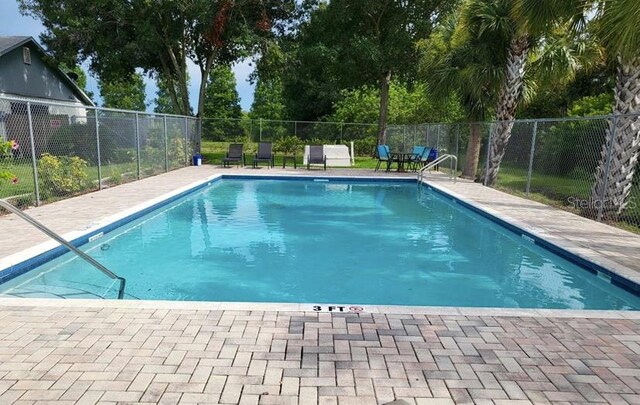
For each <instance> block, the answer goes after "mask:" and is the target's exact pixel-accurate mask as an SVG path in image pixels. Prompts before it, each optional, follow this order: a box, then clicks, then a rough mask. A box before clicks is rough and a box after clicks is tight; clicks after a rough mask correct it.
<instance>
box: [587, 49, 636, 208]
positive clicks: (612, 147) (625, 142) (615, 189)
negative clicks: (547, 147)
mask: <svg viewBox="0 0 640 405" xmlns="http://www.w3.org/2000/svg"><path fill="white" fill-rule="evenodd" d="M613 112H614V114H615V115H616V118H615V119H612V120H611V121H610V122H609V128H608V129H607V132H606V138H605V142H604V144H603V145H602V150H601V152H600V163H599V164H598V168H597V169H596V182H595V184H594V185H593V187H592V189H591V204H590V206H591V210H592V211H593V212H597V211H598V209H599V207H600V206H602V208H603V209H602V212H603V214H604V218H605V219H606V220H615V219H617V217H618V216H619V215H620V214H621V213H622V212H623V211H624V209H625V208H627V206H628V205H629V196H630V193H631V184H632V182H633V176H634V174H635V170H636V166H637V165H638V158H639V157H640V156H639V155H640V118H639V117H638V116H637V115H628V114H638V113H639V112H640V57H636V58H635V59H633V60H631V61H623V60H621V59H619V63H618V72H617V75H616V89H615V106H614V111H613ZM612 131H615V133H613V142H611V141H612V139H611V135H612ZM609 151H611V159H610V160H609V155H610V153H609ZM607 165H609V173H608V174H607V173H606V170H607Z"/></svg>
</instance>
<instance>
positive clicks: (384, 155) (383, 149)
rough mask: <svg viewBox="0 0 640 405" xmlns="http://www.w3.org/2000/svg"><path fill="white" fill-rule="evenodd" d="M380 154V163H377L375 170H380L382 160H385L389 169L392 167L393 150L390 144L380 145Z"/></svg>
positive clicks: (378, 148)
mask: <svg viewBox="0 0 640 405" xmlns="http://www.w3.org/2000/svg"><path fill="white" fill-rule="evenodd" d="M376 151H377V155H378V164H377V165H376V169H375V170H374V171H376V172H377V171H378V169H380V165H381V164H382V162H385V163H386V165H387V171H389V170H390V169H391V163H392V162H393V160H392V159H391V151H390V150H389V145H378V147H377V148H376Z"/></svg>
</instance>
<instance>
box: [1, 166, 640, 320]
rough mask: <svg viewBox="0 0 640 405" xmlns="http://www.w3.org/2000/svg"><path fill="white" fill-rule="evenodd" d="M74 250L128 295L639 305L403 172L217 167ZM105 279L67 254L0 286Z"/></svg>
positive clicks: (99, 288)
mask: <svg viewBox="0 0 640 405" xmlns="http://www.w3.org/2000/svg"><path fill="white" fill-rule="evenodd" d="M318 180H321V181H318ZM82 248H83V250H85V251H88V252H89V253H90V254H91V255H92V256H93V257H95V258H96V259H97V260H98V261H100V262H101V263H103V264H105V265H106V266H107V267H108V268H110V269H111V270H113V271H114V272H115V273H117V274H118V275H120V276H122V277H125V278H126V279H127V289H126V295H127V298H138V299H160V300H197V301H239V302H302V303H318V304H322V303H353V304H379V305H389V304H393V305H428V306H431V305H433V306H470V307H511V308H518V307H520V308H572V309H638V308H639V307H640V298H638V297H637V296H636V295H634V294H632V293H630V292H628V291H625V290H623V289H621V288H618V287H616V286H614V285H612V284H611V283H610V282H608V281H607V280H603V279H602V278H601V277H597V276H596V275H594V274H592V273H591V272H589V271H586V270H585V269H584V268H581V267H579V266H578V265H577V264H575V263H573V262H571V261H569V260H566V259H564V258H562V257H560V256H558V255H555V254H554V253H552V252H550V251H548V250H546V249H544V248H542V247H541V246H539V245H538V244H537V243H534V242H533V241H531V240H528V239H524V238H523V237H521V236H520V235H519V234H517V233H514V232H512V231H511V230H508V229H505V228H504V227H503V226H501V225H498V224H497V223H495V222H494V221H491V220H489V219H487V218H486V217H485V216H482V215H479V214H478V213H475V212H472V211H471V210H469V209H468V208H466V207H464V206H462V204H460V203H456V202H455V200H452V199H451V198H447V197H446V196H443V195H441V194H440V193H438V192H436V191H434V190H430V189H428V188H426V187H424V186H420V187H418V186H416V184H415V180H414V181H413V182H401V181H385V182H381V181H372V180H369V181H362V180H361V181H349V180H345V179H331V180H328V179H315V181H314V179H297V180H277V179H247V178H242V179H223V180H219V181H216V182H214V183H213V184H211V185H210V186H208V187H205V188H202V189H200V190H198V191H195V192H193V193H191V194H189V195H187V196H185V197H183V198H180V199H178V200H176V201H174V202H172V203H170V204H167V205H165V206H163V207H161V208H160V209H157V210H155V211H153V212H151V213H149V214H147V215H145V216H143V217H141V218H139V219H137V220H135V221H133V222H130V223H128V224H126V225H124V226H122V227H120V228H117V229H115V230H113V231H112V232H110V233H107V234H106V235H104V236H103V237H102V238H99V239H97V240H94V241H92V242H90V243H88V244H86V245H84V246H83V247H82ZM115 287H116V286H115V285H114V284H113V283H111V280H109V279H107V278H106V277H105V276H104V275H102V274H101V273H99V272H97V271H96V270H95V269H93V268H91V267H89V266H88V265H87V264H85V263H84V262H83V261H81V260H79V259H77V258H75V257H74V256H72V255H70V254H68V255H63V256H60V257H58V258H57V259H55V260H52V261H50V262H48V263H46V264H44V265H42V266H39V267H38V268H36V269H33V270H31V271H29V272H27V273H25V274H23V275H21V276H18V277H16V278H14V279H12V280H10V281H8V282H6V283H4V284H2V285H0V292H2V293H3V294H5V295H12V296H21V297H63V298H95V297H108V298H114V297H115V295H116V293H117V289H116V288H115Z"/></svg>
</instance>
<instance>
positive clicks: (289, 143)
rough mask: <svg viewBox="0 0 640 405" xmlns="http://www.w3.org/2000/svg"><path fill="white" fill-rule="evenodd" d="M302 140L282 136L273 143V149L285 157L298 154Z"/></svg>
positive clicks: (295, 137) (291, 136) (290, 136)
mask: <svg viewBox="0 0 640 405" xmlns="http://www.w3.org/2000/svg"><path fill="white" fill-rule="evenodd" d="M301 148H302V140H300V138H298V137H297V136H293V135H289V136H282V137H280V138H278V139H276V141H275V142H274V145H273V149H274V150H275V151H276V152H281V153H283V154H285V155H293V154H296V153H299V152H300V149H301Z"/></svg>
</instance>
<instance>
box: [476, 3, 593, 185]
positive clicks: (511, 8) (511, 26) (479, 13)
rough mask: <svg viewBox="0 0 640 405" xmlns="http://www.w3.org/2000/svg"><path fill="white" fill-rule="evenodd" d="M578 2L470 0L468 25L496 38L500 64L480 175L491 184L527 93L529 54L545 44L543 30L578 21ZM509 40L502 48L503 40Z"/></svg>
mask: <svg viewBox="0 0 640 405" xmlns="http://www.w3.org/2000/svg"><path fill="white" fill-rule="evenodd" d="M583 3H584V2H583V1H581V0H563V1H557V0H497V1H494V0H470V1H469V2H468V3H467V4H466V7H468V8H469V15H470V16H471V17H470V18H469V25H470V26H474V27H478V28H477V30H476V32H477V39H478V40H483V38H484V37H485V35H490V36H493V37H496V33H498V34H499V35H498V36H497V37H498V38H500V41H499V44H498V45H499V47H497V48H496V54H495V56H496V57H497V58H498V59H499V60H501V61H502V62H503V63H504V65H503V66H504V68H503V72H502V78H501V84H500V88H499V91H498V103H497V106H496V121H497V122H496V123H494V124H493V125H492V127H491V131H490V145H489V149H490V158H489V164H488V167H487V170H485V172H483V175H482V178H483V180H484V181H485V182H486V184H488V185H494V184H495V182H496V180H497V178H498V171H499V169H500V163H501V161H502V158H503V156H504V153H505V150H506V146H507V144H508V143H509V138H510V137H511V129H512V128H513V120H514V119H515V113H516V109H517V108H518V105H519V103H520V102H521V101H522V98H523V95H524V93H525V89H526V88H525V78H526V73H527V70H528V62H529V61H530V60H531V56H532V55H531V53H532V51H535V49H536V48H537V47H538V46H540V45H543V44H544V43H545V42H544V40H545V38H546V36H547V34H549V33H551V32H552V31H553V30H555V29H557V28H558V27H559V26H560V25H562V24H567V25H565V28H566V27H567V26H569V25H568V23H569V22H571V28H574V27H577V26H578V25H579V23H580V19H579V18H578V17H579V16H582V15H583V13H582V10H583V6H584V4H583ZM504 39H507V40H508V44H507V45H506V46H505V45H504V44H503V43H502V42H503V41H504Z"/></svg>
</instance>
